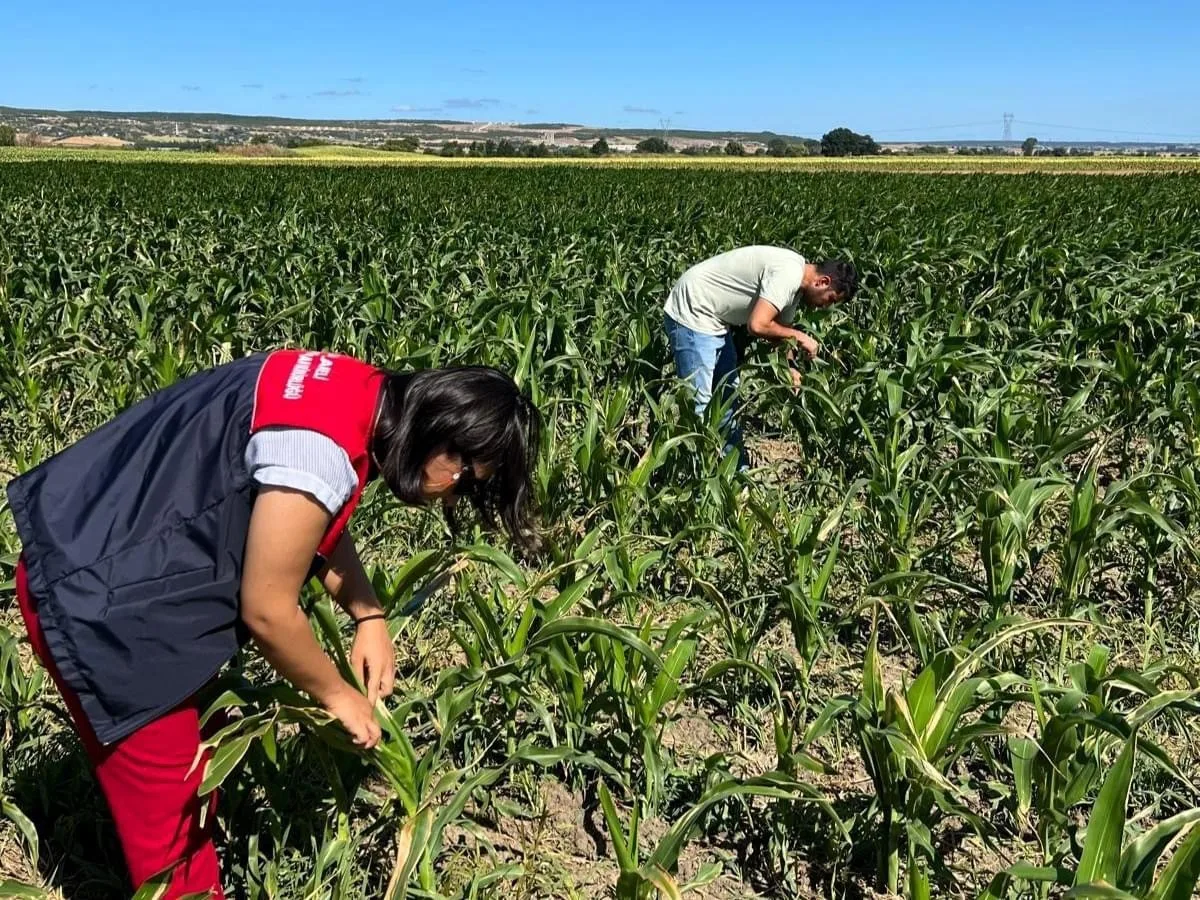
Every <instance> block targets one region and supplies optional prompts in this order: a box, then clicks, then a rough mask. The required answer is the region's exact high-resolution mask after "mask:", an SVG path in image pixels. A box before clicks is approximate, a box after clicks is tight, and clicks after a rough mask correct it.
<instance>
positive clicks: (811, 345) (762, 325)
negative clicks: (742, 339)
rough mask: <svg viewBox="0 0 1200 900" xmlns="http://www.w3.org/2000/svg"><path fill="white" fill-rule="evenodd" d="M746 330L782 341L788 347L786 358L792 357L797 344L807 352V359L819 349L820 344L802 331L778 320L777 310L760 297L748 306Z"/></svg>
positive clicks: (764, 338) (762, 336) (812, 356)
mask: <svg viewBox="0 0 1200 900" xmlns="http://www.w3.org/2000/svg"><path fill="white" fill-rule="evenodd" d="M746 330H747V331H749V332H750V334H752V335H754V337H756V338H762V339H763V340H768V341H777V342H781V343H783V344H784V345H785V346H786V347H787V349H788V359H791V358H792V357H793V355H794V348H795V346H796V345H797V344H798V345H799V346H800V348H801V349H802V350H804V352H805V353H807V354H808V358H809V359H814V358H815V357H816V355H817V351H818V350H819V349H820V345H819V344H818V343H817V342H816V341H814V340H813V339H812V338H810V337H809V336H808V335H807V334H805V333H804V332H803V331H800V330H798V329H796V328H792V327H791V326H789V325H784V324H783V323H782V322H780V321H779V310H778V309H776V308H775V306H774V305H773V304H772V303H771V301H769V300H766V299H764V298H762V297H758V298H756V299H755V301H754V305H753V306H751V307H750V319H749V321H747V322H746Z"/></svg>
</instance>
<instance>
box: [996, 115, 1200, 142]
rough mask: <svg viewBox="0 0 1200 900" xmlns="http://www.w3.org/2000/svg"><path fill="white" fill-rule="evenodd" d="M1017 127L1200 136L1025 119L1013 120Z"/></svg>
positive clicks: (1140, 134)
mask: <svg viewBox="0 0 1200 900" xmlns="http://www.w3.org/2000/svg"><path fill="white" fill-rule="evenodd" d="M1014 121H1015V122H1016V123H1017V124H1018V125H1033V126H1034V127H1036V128H1063V129H1065V130H1067V131H1102V132H1104V133H1106V134H1129V135H1135V136H1141V137H1173V138H1188V139H1191V140H1200V134H1175V133H1170V132H1163V131H1129V130H1127V129H1123V128H1091V127H1088V126H1084V125H1054V124H1052V123H1050V122H1030V121H1028V120H1027V119H1015V120H1014Z"/></svg>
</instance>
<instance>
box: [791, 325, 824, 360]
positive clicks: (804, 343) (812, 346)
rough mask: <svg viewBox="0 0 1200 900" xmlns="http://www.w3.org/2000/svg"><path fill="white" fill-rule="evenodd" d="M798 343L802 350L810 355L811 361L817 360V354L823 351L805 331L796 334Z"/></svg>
mask: <svg viewBox="0 0 1200 900" xmlns="http://www.w3.org/2000/svg"><path fill="white" fill-rule="evenodd" d="M796 343H797V344H798V345H799V346H800V349H801V350H803V351H804V352H805V353H807V354H808V358H809V359H816V358H817V354H818V353H819V352H820V350H821V345H820V344H818V343H817V342H816V341H814V340H813V339H812V338H810V337H809V336H808V335H807V334H805V333H804V332H803V331H797V332H796Z"/></svg>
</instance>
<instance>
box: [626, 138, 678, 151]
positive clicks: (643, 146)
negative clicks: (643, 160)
mask: <svg viewBox="0 0 1200 900" xmlns="http://www.w3.org/2000/svg"><path fill="white" fill-rule="evenodd" d="M635 149H636V150H637V152H638V153H670V152H671V145H670V144H668V143H667V142H666V141H665V140H663V139H662V138H660V137H652V138H646V139H645V140H644V141H639V142H638V145H637V147H636V148H635Z"/></svg>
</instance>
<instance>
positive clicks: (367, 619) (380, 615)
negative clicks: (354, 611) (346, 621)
mask: <svg viewBox="0 0 1200 900" xmlns="http://www.w3.org/2000/svg"><path fill="white" fill-rule="evenodd" d="M386 618H387V616H386V615H384V614H383V613H373V614H372V615H369V616H363V617H362V618H361V619H355V620H354V625H355V627H358V626H359V625H361V624H362V623H363V622H370V621H371V620H372V619H386Z"/></svg>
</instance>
